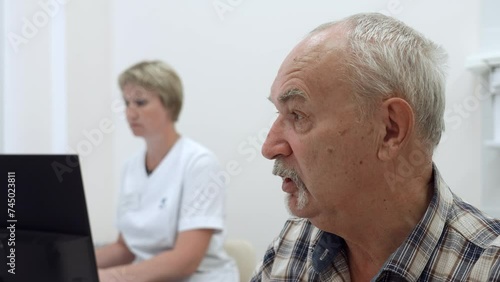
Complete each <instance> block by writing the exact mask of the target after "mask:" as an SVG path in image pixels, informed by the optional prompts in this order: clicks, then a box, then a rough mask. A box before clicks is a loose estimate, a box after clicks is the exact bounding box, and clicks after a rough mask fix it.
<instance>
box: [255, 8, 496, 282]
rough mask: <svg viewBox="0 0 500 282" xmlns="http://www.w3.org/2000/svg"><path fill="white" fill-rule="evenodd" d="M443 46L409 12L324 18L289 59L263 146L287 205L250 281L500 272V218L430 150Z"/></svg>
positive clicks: (476, 277)
mask: <svg viewBox="0 0 500 282" xmlns="http://www.w3.org/2000/svg"><path fill="white" fill-rule="evenodd" d="M445 59H446V55H445V53H444V51H442V50H441V49H440V48H439V47H438V46H436V45H435V44H434V43H433V42H431V41H430V40H428V39H426V38H424V37H423V36H422V35H421V34H419V33H418V32H416V31H415V30H413V29H411V28H410V27H408V26H406V25H404V24H403V23H401V22H399V21H397V20H395V19H393V18H390V17H386V16H383V15H380V14H359V15H354V16H351V17H348V18H346V19H344V20H342V21H340V22H334V23H329V24H325V25H322V26H320V27H318V28H317V29H315V30H314V31H312V32H311V33H310V34H309V35H308V36H307V37H306V38H305V39H304V40H303V41H302V42H300V43H299V44H298V45H297V46H296V47H295V48H294V49H293V50H292V52H291V53H290V54H289V55H288V57H287V58H286V59H285V61H284V62H283V64H282V66H281V68H280V70H279V72H278V75H277V77H276V79H275V81H274V84H273V85H272V88H271V96H270V98H269V99H270V100H271V102H272V103H273V104H274V105H275V106H276V108H277V110H278V112H279V115H278V117H277V119H276V121H275V122H274V124H273V126H272V128H271V130H270V132H269V135H268V137H267V139H266V142H265V143H264V145H263V148H262V153H263V155H264V156H265V157H266V158H268V159H274V160H275V166H274V171H273V173H274V174H276V175H278V176H280V177H282V178H283V186H282V189H283V191H284V192H286V193H287V202H288V208H289V210H290V212H291V213H292V214H293V215H295V216H297V218H292V219H290V220H288V221H287V222H286V224H285V226H284V227H283V230H282V232H281V234H280V235H279V236H278V237H277V238H276V239H275V240H274V242H273V243H272V244H271V245H270V247H269V249H268V250H267V252H266V254H265V256H264V259H263V261H262V264H261V265H260V267H259V268H258V269H257V271H256V273H255V275H254V277H253V279H252V281H500V221H499V220H495V219H491V218H489V217H487V216H486V215H484V214H483V213H482V212H480V211H479V210H477V209H476V208H474V207H472V206H470V205H469V204H467V203H465V202H463V201H462V200H461V199H460V198H458V197H457V196H456V195H454V194H453V193H452V192H451V191H450V189H449V188H448V187H447V186H446V183H445V182H444V181H443V179H442V178H441V176H440V174H439V172H438V170H437V168H436V167H435V166H434V164H433V161H432V153H433V150H434V149H435V147H436V146H437V144H438V143H439V140H440V137H441V132H442V131H443V129H444V122H443V112H444V104H445V102H444V92H445V75H444V71H443V65H444V62H445Z"/></svg>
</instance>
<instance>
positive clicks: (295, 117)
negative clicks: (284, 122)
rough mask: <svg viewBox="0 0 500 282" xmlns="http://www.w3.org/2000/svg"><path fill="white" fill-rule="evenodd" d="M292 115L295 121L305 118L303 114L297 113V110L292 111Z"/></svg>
mask: <svg viewBox="0 0 500 282" xmlns="http://www.w3.org/2000/svg"><path fill="white" fill-rule="evenodd" d="M291 115H292V117H293V120H294V121H300V120H302V119H303V118H304V116H303V115H302V114H300V113H297V112H292V113H291Z"/></svg>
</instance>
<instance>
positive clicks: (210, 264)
mask: <svg viewBox="0 0 500 282" xmlns="http://www.w3.org/2000/svg"><path fill="white" fill-rule="evenodd" d="M145 156H146V152H145V150H141V151H140V152H139V153H138V154H136V155H135V156H133V157H132V158H131V159H130V160H129V161H128V162H127V163H126V165H125V167H124V170H123V176H122V185H121V190H120V193H119V197H118V199H119V202H118V214H117V227H118V230H119V231H120V232H121V234H122V236H123V238H124V240H125V242H126V244H127V246H128V248H129V249H130V251H131V252H132V253H134V254H135V256H136V261H143V260H147V259H149V258H151V257H153V256H155V255H157V254H159V253H161V252H162V251H165V250H169V249H172V248H173V247H174V244H175V240H176V236H177V234H178V233H179V232H182V231H187V230H193V229H202V228H209V229H214V230H215V232H214V234H213V236H212V239H211V242H210V245H209V247H208V251H207V253H206V255H205V257H204V258H203V260H202V261H201V263H200V266H199V267H198V269H197V271H196V272H195V273H194V274H193V275H192V276H191V277H190V278H188V279H186V280H185V281H190V282H194V281H203V282H207V281H208V282H210V281H216V282H225V281H227V282H236V281H238V279H239V278H238V277H239V276H238V270H237V268H236V264H235V262H234V261H233V260H232V259H231V258H230V257H229V256H228V255H227V254H226V252H225V251H224V248H223V245H224V237H225V232H224V217H225V192H226V191H225V189H226V186H225V183H224V181H223V180H222V179H221V177H220V172H221V169H220V166H219V164H218V161H217V159H216V157H215V156H214V154H213V153H211V152H210V151H209V150H208V149H206V148H205V147H203V146H201V145H200V144H198V143H196V142H194V141H192V140H191V139H189V138H186V137H181V138H179V139H178V140H177V142H176V143H175V144H174V146H173V147H172V148H171V149H170V152H169V153H168V154H167V155H166V156H165V157H164V158H163V160H162V161H161V162H160V164H159V165H158V166H157V167H156V169H155V170H154V171H153V172H152V173H151V174H150V175H149V176H148V174H147V173H146V168H145Z"/></svg>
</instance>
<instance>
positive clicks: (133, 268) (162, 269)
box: [99, 229, 214, 282]
mask: <svg viewBox="0 0 500 282" xmlns="http://www.w3.org/2000/svg"><path fill="white" fill-rule="evenodd" d="M213 232H214V230H213V229H196V230H189V231H183V232H180V233H179V234H178V236H177V240H176V243H175V246H174V248H173V249H171V250H168V251H164V252H162V253H160V254H158V255H156V256H155V257H153V258H151V259H149V260H146V261H143V262H140V263H134V264H128V265H122V266H117V267H112V268H108V269H105V270H101V271H99V277H100V279H101V280H100V281H101V282H107V281H116V282H125V281H126V282H130V281H134V282H154V281H176V280H179V279H182V278H185V277H188V276H190V275H192V274H193V273H194V272H195V271H196V269H198V266H199V265H200V262H201V260H202V259H203V257H204V256H205V254H206V252H207V249H208V245H209V244H210V239H211V237H212V234H213ZM107 279H109V280H107Z"/></svg>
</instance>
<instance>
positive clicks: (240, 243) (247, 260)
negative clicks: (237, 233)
mask: <svg viewBox="0 0 500 282" xmlns="http://www.w3.org/2000/svg"><path fill="white" fill-rule="evenodd" d="M224 248H225V249H226V252H227V253H228V254H229V255H230V256H231V257H232V258H233V259H234V260H235V261H236V264H237V265H238V270H239V272H240V282H248V281H250V278H251V277H252V273H253V272H254V270H255V267H256V266H257V260H256V256H255V248H254V246H253V245H252V244H251V243H250V242H248V241H247V240H243V239H230V240H227V241H226V243H225V245H224Z"/></svg>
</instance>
